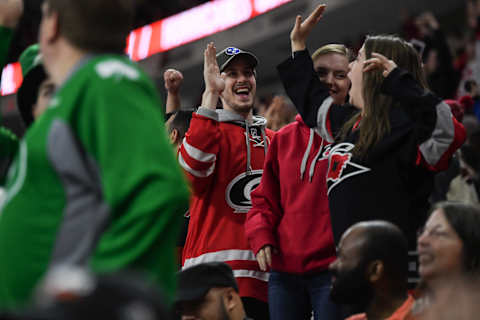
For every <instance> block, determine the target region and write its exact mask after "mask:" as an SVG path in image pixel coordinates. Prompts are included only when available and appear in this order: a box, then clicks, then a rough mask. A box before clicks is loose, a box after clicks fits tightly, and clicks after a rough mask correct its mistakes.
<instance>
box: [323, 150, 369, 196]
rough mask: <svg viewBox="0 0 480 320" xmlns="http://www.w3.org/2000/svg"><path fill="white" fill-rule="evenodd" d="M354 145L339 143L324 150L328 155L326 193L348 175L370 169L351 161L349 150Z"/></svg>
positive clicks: (351, 175) (348, 176)
mask: <svg viewBox="0 0 480 320" xmlns="http://www.w3.org/2000/svg"><path fill="white" fill-rule="evenodd" d="M354 147H355V145H353V144H351V143H346V142H344V143H340V144H337V145H335V146H334V147H333V148H331V149H329V150H328V151H327V152H326V156H328V164H329V165H328V173H327V187H328V191H327V194H330V191H332V189H333V188H335V186H337V185H338V184H339V183H341V182H342V181H344V180H345V179H348V178H350V177H353V176H356V175H359V174H362V173H365V172H368V171H370V170H371V169H370V168H367V167H364V166H362V165H359V164H358V163H355V162H352V161H351V160H352V153H351V152H350V151H351V150H352V149H353V148H354Z"/></svg>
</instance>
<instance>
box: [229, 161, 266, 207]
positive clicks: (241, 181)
mask: <svg viewBox="0 0 480 320" xmlns="http://www.w3.org/2000/svg"><path fill="white" fill-rule="evenodd" d="M262 173H263V170H253V171H251V172H250V173H247V172H244V173H242V174H240V175H238V176H237V177H235V179H233V180H232V181H231V182H230V183H229V184H228V186H227V190H226V192H225V199H226V200H227V203H228V205H229V206H230V207H231V208H232V209H233V212H234V213H246V212H248V210H250V209H251V208H252V198H251V197H250V193H251V192H252V191H253V189H255V188H256V187H258V185H259V184H260V180H261V179H262Z"/></svg>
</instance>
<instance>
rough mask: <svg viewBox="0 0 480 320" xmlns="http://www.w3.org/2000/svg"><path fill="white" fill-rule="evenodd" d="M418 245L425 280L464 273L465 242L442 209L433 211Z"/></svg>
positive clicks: (420, 271)
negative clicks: (463, 242)
mask: <svg viewBox="0 0 480 320" xmlns="http://www.w3.org/2000/svg"><path fill="white" fill-rule="evenodd" d="M417 245H418V259H419V262H420V267H419V273H420V276H421V277H422V279H424V280H425V281H427V282H429V281H431V280H435V279H438V278H442V277H447V276H451V275H453V276H455V275H459V274H461V273H462V271H463V270H462V269H463V262H462V261H463V253H462V251H463V250H462V248H463V244H462V241H461V239H460V238H459V236H458V235H457V233H456V232H455V231H454V229H453V228H452V226H451V225H450V224H449V223H448V221H447V219H446V218H445V214H444V212H443V210H442V209H437V210H435V211H434V212H433V213H432V215H431V216H430V218H429V219H428V221H427V223H426V224H425V228H424V231H423V232H422V233H421V234H420V236H419V238H418V241H417Z"/></svg>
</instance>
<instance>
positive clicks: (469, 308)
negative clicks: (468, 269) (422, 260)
mask: <svg viewBox="0 0 480 320" xmlns="http://www.w3.org/2000/svg"><path fill="white" fill-rule="evenodd" d="M441 286H442V287H443V288H442V290H440V292H439V293H437V295H436V297H435V299H434V300H433V301H431V303H430V304H429V306H428V308H425V310H423V311H422V312H421V313H420V312H417V313H416V314H415V315H411V316H409V317H408V319H409V320H451V319H455V320H474V319H477V318H478V315H479V314H480V305H479V304H478V301H480V292H479V290H478V288H480V280H479V278H478V277H477V276H465V277H461V278H459V279H456V280H450V281H448V282H444V283H442V284H441Z"/></svg>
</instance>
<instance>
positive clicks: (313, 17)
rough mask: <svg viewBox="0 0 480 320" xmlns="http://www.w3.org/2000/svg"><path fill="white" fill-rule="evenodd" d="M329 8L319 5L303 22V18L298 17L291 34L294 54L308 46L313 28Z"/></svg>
mask: <svg viewBox="0 0 480 320" xmlns="http://www.w3.org/2000/svg"><path fill="white" fill-rule="evenodd" d="M326 8H327V6H326V5H325V4H320V5H318V6H317V7H316V8H315V10H313V12H312V13H311V14H310V15H309V16H308V18H307V19H306V20H305V21H303V22H302V16H300V15H298V16H297V17H296V19H295V25H294V26H293V29H292V31H291V32H290V42H291V44H292V52H295V51H299V50H304V49H305V48H306V46H307V44H306V43H307V38H308V36H309V34H310V32H311V31H312V29H313V27H315V25H316V24H317V23H318V22H319V21H320V19H321V18H322V14H323V12H324V11H325V9H326Z"/></svg>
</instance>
